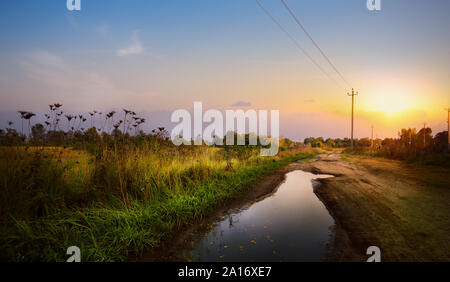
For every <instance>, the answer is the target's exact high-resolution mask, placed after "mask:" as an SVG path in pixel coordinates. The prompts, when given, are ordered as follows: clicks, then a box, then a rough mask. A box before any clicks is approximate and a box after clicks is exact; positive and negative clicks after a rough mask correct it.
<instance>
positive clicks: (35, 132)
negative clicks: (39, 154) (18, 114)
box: [31, 123, 45, 144]
mask: <svg viewBox="0 0 450 282" xmlns="http://www.w3.org/2000/svg"><path fill="white" fill-rule="evenodd" d="M44 139H45V127H44V126H43V125H42V124H40V123H37V124H35V125H34V126H33V127H32V128H31V141H32V142H33V143H34V144H40V143H42V142H44Z"/></svg>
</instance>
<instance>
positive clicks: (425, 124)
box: [423, 122, 427, 148]
mask: <svg viewBox="0 0 450 282" xmlns="http://www.w3.org/2000/svg"><path fill="white" fill-rule="evenodd" d="M426 127H427V123H426V122H424V123H423V147H424V148H425V145H426V144H425V142H426V141H425V129H426Z"/></svg>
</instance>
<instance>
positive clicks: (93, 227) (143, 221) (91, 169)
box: [0, 144, 314, 261]
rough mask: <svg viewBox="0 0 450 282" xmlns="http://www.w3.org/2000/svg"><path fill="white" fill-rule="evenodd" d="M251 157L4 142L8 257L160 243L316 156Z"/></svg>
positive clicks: (0, 202)
mask: <svg viewBox="0 0 450 282" xmlns="http://www.w3.org/2000/svg"><path fill="white" fill-rule="evenodd" d="M248 150H249V152H247V153H246V154H245V156H246V157H245V159H244V158H240V157H239V155H233V156H232V157H231V159H230V157H229V156H226V155H225V154H224V151H225V150H224V149H223V148H214V147H192V148H189V149H187V150H186V149H185V148H182V147H180V148H177V147H174V146H161V145H156V146H155V144H141V145H139V146H137V145H130V144H128V145H124V146H113V147H102V146H100V145H99V146H98V147H96V148H93V149H92V150H90V151H91V152H90V153H88V152H86V151H79V150H73V149H70V148H63V147H53V148H52V147H41V148H39V147H28V148H25V147H9V148H0V177H1V179H2V181H1V184H0V189H1V191H0V218H1V221H0V259H1V260H3V261H64V260H65V259H66V258H67V256H66V255H65V253H66V250H67V248H68V247H69V246H78V247H80V249H81V252H82V253H81V255H82V260H83V261H121V260H126V259H127V257H129V256H130V254H139V253H140V252H142V251H143V250H144V249H145V248H152V247H155V246H158V245H159V244H160V243H161V242H163V241H165V240H168V239H170V238H171V237H172V236H173V235H174V234H175V232H177V231H179V230H180V229H182V228H183V227H185V226H186V225H188V224H191V223H193V222H194V221H196V220H199V219H201V218H203V217H205V216H207V215H209V214H210V213H211V212H212V211H213V210H214V209H215V208H216V207H217V206H218V205H221V204H223V203H226V202H227V201H230V200H232V199H235V198H237V197H239V196H240V195H242V193H244V192H246V191H248V190H249V189H251V188H252V185H253V184H254V183H255V181H257V180H258V179H259V178H260V177H261V176H262V175H264V174H267V173H268V172H270V171H273V170H275V169H277V168H280V167H281V166H283V165H286V164H287V163H289V162H293V161H295V160H298V159H301V158H306V157H309V156H311V155H313V154H314V152H306V151H304V150H299V149H296V150H285V151H283V152H281V153H280V154H279V155H278V156H276V157H271V158H267V157H260V156H259V155H258V154H259V150H255V149H248Z"/></svg>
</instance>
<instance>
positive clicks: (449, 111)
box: [446, 108, 450, 151]
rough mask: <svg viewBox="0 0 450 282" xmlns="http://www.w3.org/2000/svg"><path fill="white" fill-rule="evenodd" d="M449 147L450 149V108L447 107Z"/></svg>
mask: <svg viewBox="0 0 450 282" xmlns="http://www.w3.org/2000/svg"><path fill="white" fill-rule="evenodd" d="M446 110H447V139H448V140H447V149H448V150H449V151H450V108H447V109H446Z"/></svg>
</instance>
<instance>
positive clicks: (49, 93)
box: [0, 0, 450, 139]
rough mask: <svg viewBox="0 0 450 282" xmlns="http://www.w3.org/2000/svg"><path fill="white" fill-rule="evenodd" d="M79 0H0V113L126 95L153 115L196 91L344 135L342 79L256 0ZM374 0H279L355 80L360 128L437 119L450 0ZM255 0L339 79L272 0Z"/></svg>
mask: <svg viewBox="0 0 450 282" xmlns="http://www.w3.org/2000/svg"><path fill="white" fill-rule="evenodd" d="M81 1H82V10H81V11H73V12H71V11H68V10H67V9H66V1H65V0H40V1H26V0H14V1H12V0H11V1H9V0H8V1H2V8H1V9H0V38H1V39H0V40H1V44H0V61H1V62H2V63H1V64H0V100H1V103H0V117H1V118H2V119H13V117H12V116H11V115H12V113H13V112H14V111H16V110H19V109H24V110H30V111H35V112H44V111H45V110H46V109H47V108H46V107H47V104H49V103H54V102H61V103H63V104H64V105H65V108H66V109H67V110H69V111H90V110H92V109H93V108H95V109H99V110H108V109H113V108H118V109H120V108H121V107H128V108H133V109H135V110H136V111H141V112H143V113H144V112H145V113H146V114H148V115H149V116H151V115H152V113H153V115H155V113H158V112H170V111H171V110H173V109H177V108H187V109H189V108H191V107H192V104H193V102H194V101H202V102H203V103H204V105H205V106H206V107H207V108H220V109H225V108H228V107H230V105H233V104H235V103H237V102H239V101H242V102H245V103H247V104H250V105H251V106H250V107H251V108H255V109H258V108H261V109H279V110H280V111H281V115H282V116H284V119H283V118H282V121H283V120H284V124H285V126H283V124H282V125H281V127H282V131H283V130H284V132H282V134H284V135H286V136H289V137H292V138H295V139H300V138H303V137H305V136H309V135H325V136H326V135H327V134H330V135H333V136H338V135H339V136H345V135H347V131H348V128H347V118H348V116H347V114H348V102H349V101H348V99H347V97H346V96H345V95H346V91H348V89H347V88H348V87H347V86H345V85H344V84H342V83H340V85H336V84H334V83H333V82H331V81H330V80H329V79H327V77H325V76H324V75H323V74H322V73H321V72H320V71H319V70H318V69H317V68H316V67H315V66H314V65H313V64H312V63H311V62H310V61H309V60H308V59H307V58H306V57H305V56H304V55H303V54H301V53H299V51H298V50H297V49H296V48H295V47H294V46H293V44H292V43H291V42H290V41H289V39H288V38H287V37H286V36H285V35H284V34H283V33H282V32H281V31H280V30H279V29H277V27H276V26H275V25H274V23H273V22H271V21H270V19H269V18H268V17H267V16H266V15H265V14H264V13H263V11H262V10H261V9H260V8H259V7H258V6H257V5H256V3H255V1H253V0H221V1H215V0H158V1H156V0H128V1H125V0H113V1H112V0H111V1H106V0H81ZM381 1H382V10H381V11H379V12H371V11H368V10H367V8H366V3H365V2H366V1H365V0H343V1H335V0H287V1H286V2H287V3H288V5H289V6H290V7H291V8H292V10H293V11H294V12H295V13H296V15H297V16H298V17H299V18H300V19H301V21H302V23H303V24H304V25H305V26H306V28H307V29H308V30H309V32H310V33H311V34H312V36H313V37H314V39H315V40H316V41H317V42H318V43H319V45H320V46H321V47H322V49H324V51H325V52H326V53H327V55H328V56H329V57H330V58H331V59H332V60H333V62H334V63H335V64H336V65H337V67H338V68H339V70H340V71H341V72H342V73H343V74H344V76H345V77H346V79H347V80H349V81H350V82H351V84H352V85H353V86H354V87H355V88H357V89H358V90H359V91H360V92H361V95H360V97H358V103H359V104H358V105H359V107H358V114H359V123H358V125H359V126H360V127H361V130H359V131H358V132H360V134H361V136H367V132H366V131H368V128H369V126H368V125H369V124H371V123H374V122H377V123H378V124H377V125H378V126H377V127H378V128H379V130H380V135H381V136H392V135H395V132H396V130H397V128H398V127H407V126H411V127H418V126H419V125H420V124H421V123H422V122H424V120H426V121H428V122H429V124H430V125H432V126H434V127H435V129H434V131H439V130H443V129H444V128H445V123H443V120H444V119H443V118H441V116H442V117H443V116H444V115H443V114H442V113H441V110H442V109H443V108H444V107H447V106H448V104H449V102H450V101H449V100H450V99H449V96H450V94H449V91H450V86H449V83H448V78H449V77H450V68H449V67H450V66H449V64H450V63H449V62H450V52H449V50H450V36H449V34H450V33H449V31H450V30H449V28H450V17H449V16H448V13H449V12H450V1H448V0H430V1H425V0H423V1H420V0H381ZM261 3H262V4H263V5H264V6H265V7H266V8H267V9H268V10H269V11H270V12H271V13H272V14H273V16H274V17H275V18H276V19H277V20H279V21H280V23H281V24H282V25H283V26H284V27H285V28H286V29H287V30H289V32H291V33H292V34H293V36H294V37H295V38H296V39H297V40H298V41H299V42H300V44H301V45H302V46H303V47H304V48H305V49H306V50H307V51H308V52H309V53H310V54H311V55H312V56H313V57H314V58H315V59H316V60H317V61H318V62H319V63H320V64H321V65H322V66H323V67H324V68H325V69H326V70H327V72H329V73H330V74H332V75H333V76H334V78H335V79H336V80H338V81H339V77H337V75H336V74H334V73H333V71H332V69H331V68H330V67H329V66H328V65H327V63H326V61H324V60H323V58H321V56H320V54H319V53H318V52H317V50H315V49H314V46H313V45H312V44H311V42H309V41H308V38H307V37H305V35H304V34H303V33H302V31H301V30H300V29H299V28H298V27H297V26H296V25H295V22H293V20H292V19H291V18H290V17H289V14H288V13H287V11H286V10H285V9H284V7H283V6H282V5H281V3H280V2H279V1H277V0H261ZM386 101H388V102H386ZM380 113H382V114H383V115H385V116H384V119H383V120H380V119H379V118H377V117H379V115H380ZM441 114H442V115H441ZM154 120H158V122H163V121H164V119H163V118H162V117H157V118H156V117H155V119H154ZM318 121H320V124H318V123H317V122H318ZM327 121H329V122H327ZM2 122H3V120H2ZM328 123H329V125H327V126H325V125H324V124H328ZM298 124H302V125H303V127H304V128H302V130H301V133H299V132H298V129H297V128H298ZM151 126H153V125H151ZM155 126H156V124H155ZM1 127H3V124H2V125H1ZM283 128H284V129H283ZM318 128H319V129H318ZM329 132H332V133H329Z"/></svg>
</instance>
